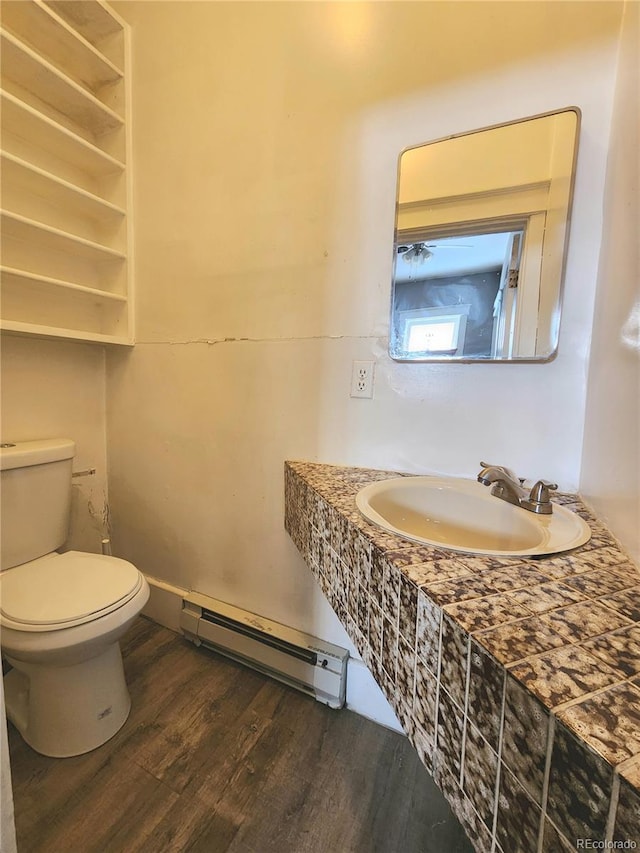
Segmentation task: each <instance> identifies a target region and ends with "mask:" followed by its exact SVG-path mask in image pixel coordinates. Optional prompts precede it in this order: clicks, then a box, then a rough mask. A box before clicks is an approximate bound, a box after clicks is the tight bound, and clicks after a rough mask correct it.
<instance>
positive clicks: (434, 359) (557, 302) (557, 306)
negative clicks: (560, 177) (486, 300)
mask: <svg viewBox="0 0 640 853" xmlns="http://www.w3.org/2000/svg"><path fill="white" fill-rule="evenodd" d="M569 112H572V113H574V115H575V134H574V137H573V140H572V145H573V152H572V156H571V174H570V176H569V186H568V192H567V200H566V216H565V219H564V240H563V245H562V252H561V256H560V257H561V260H560V264H559V270H558V282H557V293H556V294H555V296H554V311H555V312H556V313H558V315H559V316H558V320H557V324H556V326H555V329H553V328H552V330H551V331H552V333H553V337H552V338H551V339H550V345H551V346H552V349H551V351H550V352H549V353H548V354H545V355H535V356H516V357H505V358H494V357H491V356H489V357H483V356H475V357H474V356H463V355H460V356H458V355H448V356H438V355H433V356H417V357H411V358H408V357H405V356H400V355H397V354H396V355H394V348H393V340H394V335H395V334H396V331H395V329H396V320H395V297H396V266H397V263H398V247H399V246H400V245H402V244H403V243H404V242H406V241H400V240H399V236H398V235H399V228H398V222H399V212H400V178H401V169H402V158H403V156H404V155H405V154H406V153H407V152H409V151H414V150H417V149H420V148H425V147H428V146H431V145H435V144H438V143H442V142H447V141H449V140H453V139H460V138H462V137H467V136H473V135H476V134H478V133H484V132H486V131H491V130H497V129H500V128H505V127H511V126H514V125H519V124H525V123H527V122H530V121H535V120H538V119H544V118H549V117H551V116H556V115H561V114H563V113H569ZM581 120H582V113H581V110H580V108H579V107H576V106H569V107H563V108H561V109H557V110H550V111H549V112H545V113H539V114H537V115H532V116H525V117H523V118H518V119H513V120H512V121H507V122H500V123H498V124H493V125H487V126H485V127H480V128H476V129H474V130H469V131H464V132H462V133H454V134H450V135H448V136H442V137H439V138H438V139H433V140H430V141H429V142H424V143H419V144H416V145H409V146H407V147H406V148H403V149H402V151H401V152H400V154H399V156H398V166H397V182H396V204H395V221H394V232H393V272H392V279H391V309H390V325H389V344H388V350H389V356H390V357H391V359H392V360H393V361H395V362H398V363H401V364H421V363H426V364H430V363H440V364H452V363H453V364H461V363H462V364H500V363H503V364H546V363H549V362H550V361H553V359H554V358H555V357H556V356H557V354H558V346H559V339H560V326H561V316H562V301H563V296H564V285H565V271H566V263H567V249H568V245H569V233H570V228H571V218H572V207H573V195H574V188H575V177H576V167H577V160H578V148H579V142H580V129H581ZM546 210H548V208H547V209H546ZM498 218H500V217H496V219H498ZM502 218H505V219H507V218H508V217H502ZM515 218H517V217H515ZM521 218H522V217H521ZM448 227H450V229H451V233H452V234H454V233H455V231H456V229H457V230H458V232H460V231H461V230H462V229H461V228H460V226H459V223H455V222H452V223H451V224H450V226H447V225H446V224H445V225H434V226H432V230H434V231H438V230H440V231H446V229H447V228H448ZM472 227H473V223H472V222H471V221H470V223H469V229H470V231H471V230H472ZM416 230H417V229H416ZM424 230H425V231H426V230H428V228H425V229H424Z"/></svg>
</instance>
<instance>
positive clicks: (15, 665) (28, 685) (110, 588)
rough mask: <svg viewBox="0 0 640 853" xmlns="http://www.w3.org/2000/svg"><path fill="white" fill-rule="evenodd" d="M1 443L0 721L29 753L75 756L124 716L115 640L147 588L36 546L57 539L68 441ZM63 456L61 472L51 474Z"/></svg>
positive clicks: (128, 568)
mask: <svg viewBox="0 0 640 853" xmlns="http://www.w3.org/2000/svg"><path fill="white" fill-rule="evenodd" d="M29 445H37V447H30V446H29ZM43 445H46V446H45V447H44V448H43ZM69 445H70V447H69ZM62 446H64V449H63V450H61V447H62ZM10 447H11V448H12V450H9V452H8V453H7V449H6V448H5V447H4V446H3V448H2V450H1V456H0V459H1V461H2V477H3V479H2V487H3V488H2V533H3V542H2V557H3V560H2V569H3V570H2V572H1V573H0V644H1V646H2V653H3V656H4V657H5V659H6V660H7V662H8V663H9V664H10V665H11V667H12V669H11V670H10V671H9V672H8V673H7V674H6V675H5V677H4V687H5V703H6V709H7V717H8V718H9V720H10V721H11V722H12V723H13V724H14V725H15V726H16V728H17V729H18V731H19V732H20V734H21V735H22V737H23V739H24V740H25V741H26V742H27V743H28V744H29V745H30V746H31V747H32V748H33V749H35V750H36V751H37V752H40V753H42V754H43V755H48V756H52V757H56V758H63V757H68V756H72V755H80V754H82V753H85V752H89V751H90V750H92V749H95V748H96V747H98V746H100V745H101V744H103V743H105V741H107V740H109V738H111V737H113V735H114V734H115V733H116V732H117V731H118V730H119V729H120V728H121V727H122V726H123V725H124V723H125V721H126V719H127V717H128V715H129V710H130V707H131V700H130V697H129V692H128V690H127V686H126V682H125V676H124V670H123V666H122V655H121V653H120V645H119V640H120V638H121V637H122V636H123V635H124V634H125V632H126V631H127V630H128V628H129V627H130V626H131V624H132V623H133V621H134V620H135V619H136V617H137V616H138V614H139V613H140V611H141V610H142V608H143V607H144V605H145V604H146V603H147V600H148V598H149V586H148V584H147V581H146V580H145V578H144V576H143V575H142V574H141V573H140V572H139V571H138V569H137V568H136V567H135V566H134V565H133V564H132V563H129V562H127V561H126V560H121V559H118V558H117V557H111V556H106V555H102V554H89V553H84V552H80V551H67V552H65V553H58V552H57V551H55V550H46V548H47V546H48V547H52V546H53V547H54V548H55V547H59V546H60V545H61V544H62V542H63V541H64V539H65V538H66V526H65V525H64V524H63V523H61V521H60V519H59V518H58V517H57V516H58V515H59V512H63V513H67V512H68V508H69V507H68V499H67V496H68V495H69V494H70V489H68V490H67V489H65V490H64V491H63V493H62V498H63V499H62V500H61V501H59V500H58V499H59V498H60V494H59V490H58V488H57V487H58V486H62V485H63V483H62V481H63V480H65V479H67V478H68V480H69V484H70V473H71V469H70V459H71V458H72V456H73V450H74V445H73V442H70V441H68V440H64V439H63V440H52V441H48V442H24V443H21V444H17V445H11V446H10ZM61 456H62V457H64V458H61ZM63 462H64V463H67V462H68V464H66V465H65V468H66V469H67V470H62V471H60V470H59V469H60V466H61V463H63ZM18 463H19V464H18ZM25 468H26V469H27V470H28V471H29V480H28V483H27V486H24V485H22V484H21V479H20V473H21V469H25ZM5 475H8V476H6V478H5ZM50 504H51V505H52V506H53V505H55V506H56V507H57V511H56V512H49V509H50V506H49V505H50ZM60 504H62V506H60ZM22 516H26V520H23V518H22ZM34 516H35V517H34ZM54 516H55V517H54ZM5 532H6V537H5ZM16 534H17V535H16ZM25 557H27V559H25ZM29 557H33V559H29Z"/></svg>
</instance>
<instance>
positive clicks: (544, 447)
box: [108, 0, 620, 642]
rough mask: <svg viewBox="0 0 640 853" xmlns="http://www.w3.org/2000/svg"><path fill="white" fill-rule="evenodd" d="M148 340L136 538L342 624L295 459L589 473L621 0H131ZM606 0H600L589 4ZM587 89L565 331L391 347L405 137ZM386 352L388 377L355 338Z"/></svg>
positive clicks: (130, 470) (120, 530)
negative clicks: (552, 348)
mask: <svg viewBox="0 0 640 853" xmlns="http://www.w3.org/2000/svg"><path fill="white" fill-rule="evenodd" d="M116 6H117V10H118V11H119V12H121V14H123V16H124V17H126V18H127V19H128V20H129V21H130V22H131V23H132V26H133V56H134V67H133V72H134V85H133V91H134V104H133V112H134V117H135V122H134V143H135V149H134V157H135V215H136V235H135V236H136V283H137V292H138V297H137V314H138V330H137V337H138V345H137V346H136V347H135V349H134V351H133V352H131V353H125V352H118V351H110V352H109V353H108V432H109V478H110V494H111V499H112V501H111V502H112V511H113V521H114V539H115V543H116V552H117V553H119V554H121V555H122V556H126V557H129V558H131V559H133V560H134V561H135V562H136V563H137V564H138V565H139V566H140V567H141V568H142V569H143V570H144V571H146V572H148V573H149V574H151V575H155V576H156V577H159V578H162V579H163V580H165V581H167V582H169V583H174V584H176V585H178V586H184V587H192V588H195V589H197V590H198V591H200V592H204V593H208V594H211V595H214V596H217V597H219V598H222V599H224V600H227V601H230V602H232V603H234V604H238V605H240V606H243V607H247V608H249V609H254V610H256V611H258V612H261V613H264V614H266V615H268V616H270V617H271V618H274V619H277V620H280V621H283V622H286V623H288V624H291V625H297V626H299V627H303V628H305V629H307V630H310V631H317V632H318V633H319V634H320V635H321V636H325V637H326V638H327V639H333V640H335V641H337V642H342V641H344V635H343V634H342V632H341V629H340V628H339V626H338V625H337V622H336V621H335V618H334V617H333V615H332V614H331V612H330V611H329V609H328V607H327V605H326V603H325V602H324V600H323V599H322V596H320V595H319V593H318V592H317V589H316V586H315V584H314V582H313V581H312V579H311V577H310V575H309V573H308V572H307V570H306V568H305V567H304V565H303V563H302V561H301V560H300V558H299V556H298V554H297V552H296V550H295V548H294V547H293V545H292V544H291V542H290V541H289V539H288V537H287V536H286V534H285V533H284V531H283V525H282V464H283V460H284V459H286V458H305V459H319V460H322V461H325V462H331V461H334V462H339V463H347V464H356V465H357V464H363V465H368V466H372V467H390V468H396V469H405V470H411V471H440V472H447V473H451V474H465V475H473V474H474V473H475V472H476V469H477V466H478V463H479V461H480V459H481V458H489V459H490V461H494V462H498V463H504V464H507V465H509V466H511V467H513V468H515V469H517V470H518V471H520V472H521V473H522V475H523V476H524V475H527V476H544V477H550V478H554V479H557V480H558V481H560V483H561V485H562V486H563V487H565V488H575V487H576V486H577V484H578V477H579V469H580V448H581V443H582V431H583V416H584V403H585V393H586V383H585V375H586V359H587V354H588V349H589V330H590V326H591V319H592V308H593V296H594V292H595V283H596V270H597V266H598V247H599V242H600V233H601V225H602V223H601V206H600V204H599V199H601V198H602V193H603V186H604V175H605V155H606V148H607V144H608V127H609V121H610V113H611V107H612V94H613V85H614V79H615V59H616V46H617V35H618V27H619V20H620V7H619V6H618V4H615V3H613V4H612V3H603V4H599V3H588V4H581V3H566V4H565V3H546V2H545V3H496V4H491V3H469V4H466V3H428V2H427V3H398V2H394V3H385V2H379V3H378V2H376V3H357V4H355V3H331V4H329V3H271V2H270V3H212V2H194V3H191V2H185V0H181V2H161V3H157V2H142V3H136V2H126V3H124V4H116ZM587 12H588V13H587ZM573 104H575V105H577V106H579V107H580V108H581V109H582V111H583V126H582V143H581V152H580V161H579V167H578V176H577V181H576V199H575V216H574V223H573V231H572V243H571V250H570V253H569V260H568V270H567V287H566V301H565V306H566V307H565V315H564V320H563V327H562V333H561V339H560V354H559V356H558V358H557V359H556V361H555V362H553V363H552V364H548V365H497V366H491V365H400V364H395V363H393V362H391V361H390V360H389V358H388V356H387V354H386V344H387V342H386V335H387V330H388V303H389V291H390V281H391V262H392V251H391V243H392V233H393V219H394V205H395V179H396V165H397V157H398V154H399V152H400V151H401V150H402V149H403V148H405V147H406V146H408V145H413V144H418V143H420V142H423V141H426V140H429V139H433V138H438V137H441V136H445V135H447V134H449V133H458V132H461V131H465V130H469V129H473V128H475V127H482V126H485V125H488V124H494V123H498V122H501V121H507V120H512V119H514V118H519V117H523V116H526V115H532V114H537V113H541V112H545V111H547V110H552V109H557V108H561V107H565V106H570V105H573ZM353 359H370V360H374V361H375V362H376V387H375V397H374V399H373V400H354V399H351V398H350V397H349V384H350V374H351V362H352V360H353Z"/></svg>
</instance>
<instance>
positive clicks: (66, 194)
mask: <svg viewBox="0 0 640 853" xmlns="http://www.w3.org/2000/svg"><path fill="white" fill-rule="evenodd" d="M0 159H1V161H2V174H3V179H4V178H5V176H6V175H9V176H13V177H14V178H15V179H16V180H17V181H18V182H19V183H20V186H21V189H24V190H26V191H27V192H29V193H32V194H34V195H39V196H43V197H44V198H46V199H47V201H49V202H51V203H53V204H54V205H56V206H59V207H70V208H72V209H73V210H75V211H76V212H78V213H81V214H82V215H84V216H86V217H87V218H88V219H91V220H93V221H94V222H101V223H106V222H118V221H121V220H122V219H123V217H124V216H125V211H124V210H122V208H120V207H117V206H116V205H115V204H112V203H111V202H110V201H105V199H103V198H100V197H99V196H97V195H94V194H93V193H90V192H87V190H84V189H82V188H81V187H77V186H75V185H74V184H71V183H69V181H65V180H62V179H61V178H58V177H57V176H56V175H53V174H52V173H51V172H47V171H45V170H44V169H40V168H39V167H37V166H34V165H33V164H31V163H28V162H27V161H26V160H22V159H21V158H20V157H16V156H15V155H13V154H9V153H7V152H5V151H0Z"/></svg>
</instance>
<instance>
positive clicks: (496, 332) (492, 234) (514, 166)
mask: <svg viewBox="0 0 640 853" xmlns="http://www.w3.org/2000/svg"><path fill="white" fill-rule="evenodd" d="M578 123H579V116H578V112H577V111H576V110H575V109H570V110H563V111H560V112H558V113H552V114H547V115H544V116H538V117H534V118H532V119H526V120H524V121H520V122H513V123H510V124H507V125H501V126H499V127H493V128H488V129H486V130H481V131H475V132H472V133H468V134H463V135H460V136H456V137H451V138H448V139H445V140H440V141H437V142H433V143H428V144H426V145H422V146H417V147H415V148H410V149H408V150H407V151H405V152H403V154H402V155H401V158H400V169H399V180H398V200H397V215H396V233H395V264H394V276H393V287H392V310H391V334H390V353H391V356H392V357H393V358H395V359H398V360H403V361H432V360H436V361H442V360H448V359H458V360H463V361H469V360H475V359H480V360H483V361H490V360H509V361H511V360H516V359H526V360H529V361H546V360H548V359H549V358H550V357H551V356H553V354H554V353H555V351H556V348H557V341H558V331H559V320H560V304H561V283H562V273H563V263H564V251H565V245H566V235H567V232H568V219H569V210H570V202H571V191H572V184H573V172H574V165H575V155H576V146H577V131H578Z"/></svg>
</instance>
